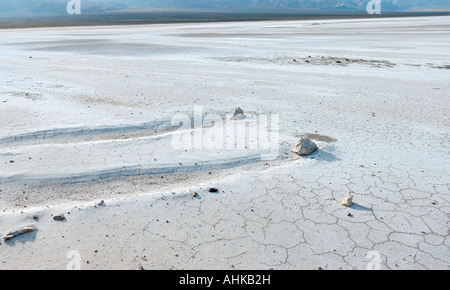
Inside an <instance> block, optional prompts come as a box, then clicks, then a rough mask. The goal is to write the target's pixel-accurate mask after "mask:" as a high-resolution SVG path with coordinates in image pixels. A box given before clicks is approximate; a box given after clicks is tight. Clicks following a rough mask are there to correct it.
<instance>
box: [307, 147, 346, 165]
mask: <svg viewBox="0 0 450 290" xmlns="http://www.w3.org/2000/svg"><path fill="white" fill-rule="evenodd" d="M303 157H304V158H307V159H315V160H320V161H327V162H334V161H340V160H341V159H340V158H338V157H336V155H334V154H332V153H330V152H327V151H324V150H322V149H318V150H317V151H316V152H314V153H313V154H311V155H309V156H303Z"/></svg>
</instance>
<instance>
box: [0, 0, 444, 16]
mask: <svg viewBox="0 0 450 290" xmlns="http://www.w3.org/2000/svg"><path fill="white" fill-rule="evenodd" d="M80 1H81V8H82V14H95V13H108V12H114V11H123V10H127V11H130V10H135V11H136V10H142V9H145V10H149V9H150V10H151V9H169V10H170V9H173V10H176V9H192V10H214V11H224V10H227V11H266V10H267V11H270V12H275V11H284V12H285V11H299V10H301V11H361V12H364V11H365V10H366V6H367V4H368V3H369V2H370V0H80ZM68 2H69V0H18V1H14V0H0V18H14V17H30V16H49V15H64V14H67V11H66V6H67V3H68ZM381 3H382V11H386V12H394V11H417V10H425V9H426V10H432V9H442V8H446V9H448V10H450V0H382V2H381Z"/></svg>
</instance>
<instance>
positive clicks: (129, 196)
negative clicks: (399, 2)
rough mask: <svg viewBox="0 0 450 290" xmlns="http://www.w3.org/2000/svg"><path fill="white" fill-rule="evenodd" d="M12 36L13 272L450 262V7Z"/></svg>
mask: <svg viewBox="0 0 450 290" xmlns="http://www.w3.org/2000/svg"><path fill="white" fill-rule="evenodd" d="M0 35H1V36H0V39H1V43H0V52H1V53H0V71H1V78H0V124H1V128H2V130H1V131H0V164H1V165H0V182H1V184H0V235H1V236H2V237H4V236H6V235H7V233H9V232H10V231H12V230H15V229H18V228H21V227H24V226H28V225H35V226H36V228H37V230H36V231H33V232H31V233H27V234H24V235H21V236H19V237H16V238H14V239H11V240H9V241H4V240H3V239H1V241H0V269H66V268H67V267H68V266H70V267H71V266H73V265H78V264H77V263H75V264H74V262H78V260H77V259H76V258H77V257H78V258H79V262H80V264H79V266H80V268H81V269H138V268H139V267H142V268H144V269H270V268H273V269H318V268H319V267H320V268H323V269H367V268H368V267H369V268H371V267H378V266H379V267H380V268H381V269H450V250H449V247H450V238H449V215H450V203H449V202H450V185H449V184H450V183H449V181H450V158H449V153H450V142H449V141H450V136H449V132H450V130H449V129H450V118H449V116H448V114H449V108H450V96H449V93H448V92H449V91H450V82H449V80H450V71H449V69H450V40H449V39H450V17H447V16H442V17H417V18H415V17H409V18H406V17H402V18H379V19H369V18H368V19H350V20H347V19H340V20H307V21H306V20H303V21H259V22H223V23H203V24H164V25H139V26H108V27H107V26H98V27H64V28H36V29H16V30H0ZM238 107H240V108H242V109H243V110H244V112H245V114H246V118H245V119H243V120H238V119H233V118H231V116H232V114H233V112H234V110H235V109H236V108H238ZM266 121H267V122H266ZM278 121H279V122H278ZM266 123H267V124H266ZM181 124H182V125H181ZM186 125H188V126H186ZM265 125H267V127H266V126H265ZM230 128H231V129H230ZM241 129H242V130H243V131H239V130H241ZM265 129H267V132H266V131H265ZM258 130H259V131H258ZM261 130H262V131H261ZM218 132H219V133H218ZM233 132H234V133H236V136H235V135H233V134H234V133H233ZM239 132H240V133H239ZM263 133H264V134H265V133H267V134H266V135H264V134H263ZM239 134H242V135H243V136H245V138H244V141H245V142H244V143H240V142H239V137H238V136H241V135H239ZM252 134H256V135H258V137H261V134H262V135H263V136H264V138H256V139H255V138H253V135H252ZM303 134H309V136H310V137H311V138H312V139H314V140H315V142H316V143H317V145H318V147H319V150H318V151H317V152H316V153H313V154H312V155H310V156H307V157H299V156H297V155H295V154H294V153H292V149H294V147H295V143H296V140H297V138H298V137H299V136H300V135H303ZM219 135H220V136H222V137H223V140H219V141H222V143H221V142H218V143H214V142H215V141H216V140H217V138H213V139H214V141H212V140H213V139H211V138H210V137H211V136H215V137H217V136H219ZM190 136H191V137H192V138H191V137H190ZM236 138H237V139H236ZM210 188H217V189H218V192H210V191H209V189H210ZM193 193H196V194H193ZM349 193H353V195H354V201H355V203H354V204H353V206H352V207H350V208H348V207H344V206H342V205H341V204H340V202H341V200H342V199H343V198H344V197H346V196H347V195H348V194H349ZM101 200H104V204H102V205H98V203H99V202H100V201H101ZM61 213H64V215H65V217H66V219H65V220H64V221H55V220H53V219H52V217H53V216H55V215H58V214H61ZM74 253H75V254H76V255H74ZM74 257H75V258H74ZM378 258H379V261H378V260H377V259H378ZM378 262H379V263H378ZM374 265H375V266H374Z"/></svg>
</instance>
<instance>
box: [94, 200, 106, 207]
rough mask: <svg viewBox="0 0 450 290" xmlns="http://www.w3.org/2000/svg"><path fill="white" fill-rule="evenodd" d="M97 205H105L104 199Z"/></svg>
mask: <svg viewBox="0 0 450 290" xmlns="http://www.w3.org/2000/svg"><path fill="white" fill-rule="evenodd" d="M95 206H105V201H104V200H102V201H100V202H99V203H97V204H96V205H95Z"/></svg>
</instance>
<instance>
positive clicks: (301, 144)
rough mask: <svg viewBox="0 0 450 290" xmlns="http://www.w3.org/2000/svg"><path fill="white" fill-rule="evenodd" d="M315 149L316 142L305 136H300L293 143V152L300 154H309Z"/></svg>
mask: <svg viewBox="0 0 450 290" xmlns="http://www.w3.org/2000/svg"><path fill="white" fill-rule="evenodd" d="M317 149H319V148H318V147H317V145H316V143H314V142H313V141H311V139H309V138H307V137H301V138H300V139H298V141H297V143H296V144H295V149H294V151H293V152H294V153H295V154H298V155H300V156H306V155H311V154H312V153H313V152H314V151H316V150H317Z"/></svg>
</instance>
